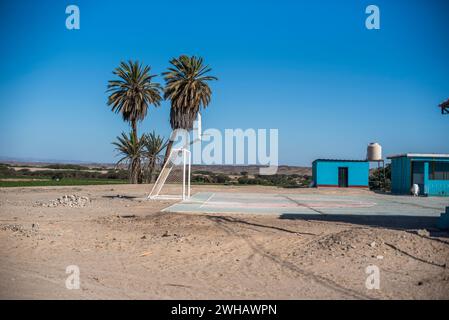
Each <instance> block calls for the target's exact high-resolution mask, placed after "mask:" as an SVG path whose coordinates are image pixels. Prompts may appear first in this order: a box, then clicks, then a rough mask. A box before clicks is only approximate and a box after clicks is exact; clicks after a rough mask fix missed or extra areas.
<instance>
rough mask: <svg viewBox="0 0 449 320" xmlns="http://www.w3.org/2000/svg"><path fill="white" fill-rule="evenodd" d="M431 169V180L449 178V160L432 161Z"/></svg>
mask: <svg viewBox="0 0 449 320" xmlns="http://www.w3.org/2000/svg"><path fill="white" fill-rule="evenodd" d="M429 169H430V174H429V179H430V180H449V162H443V161H440V162H438V161H436V162H430V163H429Z"/></svg>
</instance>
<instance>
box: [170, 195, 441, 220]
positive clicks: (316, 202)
mask: <svg viewBox="0 0 449 320" xmlns="http://www.w3.org/2000/svg"><path fill="white" fill-rule="evenodd" d="M448 202H449V201H448V199H447V198H438V197H428V198H422V197H409V196H392V195H386V194H375V193H373V194H366V195H344V194H341V195H322V194H313V192H311V193H310V194H262V193H261V194H256V193H226V192H216V193H212V192H199V193H197V194H195V195H194V196H193V197H192V198H191V199H190V200H187V201H182V202H179V203H176V204H174V205H172V206H170V207H168V208H165V209H164V210H163V211H167V212H191V213H216V214H221V213H243V214H244V213H247V214H274V215H291V214H300V215H366V216H412V217H439V216H440V214H441V213H442V212H444V208H445V206H447V205H448V204H449V203H448Z"/></svg>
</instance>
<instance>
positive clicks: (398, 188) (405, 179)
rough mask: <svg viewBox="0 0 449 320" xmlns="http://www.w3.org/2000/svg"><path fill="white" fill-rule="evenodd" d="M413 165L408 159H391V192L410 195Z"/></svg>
mask: <svg viewBox="0 0 449 320" xmlns="http://www.w3.org/2000/svg"><path fill="white" fill-rule="evenodd" d="M411 173H412V168H411V163H410V159H409V158H407V157H400V158H393V159H391V192H392V193H395V194H409V193H410V186H411Z"/></svg>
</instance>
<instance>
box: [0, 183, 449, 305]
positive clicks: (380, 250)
mask: <svg viewBox="0 0 449 320" xmlns="http://www.w3.org/2000/svg"><path fill="white" fill-rule="evenodd" d="M210 190H215V191H222V192H257V193H259V194H260V196H261V197H263V194H264V193H282V192H284V193H296V192H298V193H300V192H309V193H310V192H320V193H332V194H338V193H339V192H344V191H340V190H324V191H322V190H312V191H311V190H310V189H306V190H302V189H287V190H286V189H277V188H269V187H257V186H255V187H226V186H214V187H210V186H204V187H193V193H195V192H198V191H210ZM148 191H149V187H148V186H142V185H139V186H131V185H113V186H111V185H109V186H82V187H78V186H77V187H37V188H0V298H2V299H16V298H20V299H21V298H25V299H259V298H261V299H448V298H449V235H448V234H447V233H445V232H441V231H438V230H431V229H429V226H419V225H416V226H413V227H410V226H407V227H401V225H391V226H382V227H380V226H372V225H370V223H368V222H367V223H364V222H363V220H361V221H357V223H356V222H354V223H350V222H338V221H337V222H336V221H330V220H329V221H326V219H325V218H324V219H321V220H317V219H305V218H304V219H280V218H279V217H278V216H274V215H261V216H256V215H247V214H246V215H242V214H240V215H238V214H233V215H229V214H222V215H220V214H176V213H164V212H161V209H163V208H165V207H167V206H168V205H170V204H171V203H172V202H169V201H165V202H154V201H146V200H144V198H145V196H146V194H147V193H148ZM349 192H355V193H357V192H368V191H363V190H360V191H349ZM64 195H69V196H70V195H76V196H78V197H79V198H77V199H78V200H76V201H75V202H73V203H74V204H73V203H72V202H71V201H70V197H65V198H64V197H63V196H64ZM61 197H63V198H61ZM81 197H82V198H81ZM84 197H88V198H89V201H85V198H84ZM58 199H59V200H58ZM80 199H81V200H82V201H81V200H80ZM71 204H73V205H71ZM422 227H427V229H428V230H430V234H427V233H426V232H423V231H422V230H421V231H419V229H420V228H422ZM70 265H76V266H78V267H79V271H80V289H73V290H69V289H67V288H66V279H67V277H68V276H69V274H66V268H67V266H70ZM372 265H374V266H377V267H378V268H379V269H378V270H379V275H380V282H379V283H380V288H379V289H368V288H367V287H366V280H367V278H368V276H369V274H367V273H366V271H367V267H368V266H372Z"/></svg>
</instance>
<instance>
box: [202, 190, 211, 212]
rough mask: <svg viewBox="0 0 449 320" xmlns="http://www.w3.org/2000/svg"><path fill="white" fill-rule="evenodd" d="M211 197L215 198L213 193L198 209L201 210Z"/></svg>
mask: <svg viewBox="0 0 449 320" xmlns="http://www.w3.org/2000/svg"><path fill="white" fill-rule="evenodd" d="M213 196H215V192H213V193H212V194H211V195H210V197H209V198H207V200H206V201H204V202H203V204H202V205H200V209H201V208H202V207H203V206H204V205H205V204H206V203H207V202H208V201H209V200H210V199H212V197H213Z"/></svg>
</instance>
